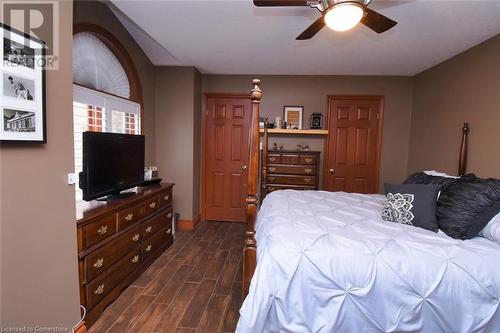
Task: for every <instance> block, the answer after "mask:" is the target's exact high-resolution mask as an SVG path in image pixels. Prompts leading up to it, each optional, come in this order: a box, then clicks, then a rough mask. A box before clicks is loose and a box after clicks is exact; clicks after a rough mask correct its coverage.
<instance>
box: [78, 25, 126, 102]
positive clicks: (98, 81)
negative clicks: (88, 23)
mask: <svg viewBox="0 0 500 333" xmlns="http://www.w3.org/2000/svg"><path fill="white" fill-rule="evenodd" d="M73 82H74V83H76V84H79V85H82V86H84V87H88V88H93V89H95V90H99V91H102V92H105V93H109V94H112V95H116V96H120V97H123V98H126V99H130V84H129V81H128V77H127V73H125V70H124V69H123V67H122V65H121V63H120V61H119V60H118V58H117V57H116V56H115V55H114V54H113V52H111V50H110V49H109V48H108V47H107V46H106V45H105V44H104V43H103V42H102V41H101V40H100V39H99V38H98V37H97V36H96V35H94V34H92V33H90V32H78V33H76V34H75V35H73Z"/></svg>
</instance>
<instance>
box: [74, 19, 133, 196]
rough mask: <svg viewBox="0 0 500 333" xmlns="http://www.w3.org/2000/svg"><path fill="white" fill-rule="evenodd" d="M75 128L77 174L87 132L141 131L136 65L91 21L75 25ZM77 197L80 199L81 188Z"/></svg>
mask: <svg viewBox="0 0 500 333" xmlns="http://www.w3.org/2000/svg"><path fill="white" fill-rule="evenodd" d="M73 83H74V85H73V130H74V143H75V173H77V174H78V173H79V172H80V171H82V133H83V132H85V131H94V132H113V133H126V134H141V120H142V119H141V104H142V97H141V96H142V94H141V90H140V82H139V79H138V75H137V72H136V70H135V67H134V64H133V62H132V61H131V59H130V57H129V55H128V54H127V52H126V51H125V49H124V48H123V46H122V45H121V44H120V43H119V42H118V40H116V39H115V38H114V37H113V36H112V35H111V34H109V33H108V32H106V31H105V30H103V29H101V28H99V27H97V26H95V25H91V24H81V25H77V26H75V27H74V34H73ZM76 188H77V192H76V198H77V199H80V198H81V191H79V190H78V186H77V187H76Z"/></svg>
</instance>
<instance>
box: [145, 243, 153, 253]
mask: <svg viewBox="0 0 500 333" xmlns="http://www.w3.org/2000/svg"><path fill="white" fill-rule="evenodd" d="M152 248H153V247H152V246H151V244H149V245H148V246H147V247H146V252H150V251H151V249H152Z"/></svg>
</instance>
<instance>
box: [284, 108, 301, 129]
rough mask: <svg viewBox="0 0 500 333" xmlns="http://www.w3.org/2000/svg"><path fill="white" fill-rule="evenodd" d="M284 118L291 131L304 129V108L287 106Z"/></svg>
mask: <svg viewBox="0 0 500 333" xmlns="http://www.w3.org/2000/svg"><path fill="white" fill-rule="evenodd" d="M283 113H284V114H283V118H284V119H285V122H286V124H287V128H290V129H302V119H303V114H304V107H303V106H285V107H284V111H283Z"/></svg>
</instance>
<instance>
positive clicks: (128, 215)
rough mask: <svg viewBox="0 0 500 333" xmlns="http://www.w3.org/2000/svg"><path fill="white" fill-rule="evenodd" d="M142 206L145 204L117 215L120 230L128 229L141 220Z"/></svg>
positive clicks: (124, 210)
mask: <svg viewBox="0 0 500 333" xmlns="http://www.w3.org/2000/svg"><path fill="white" fill-rule="evenodd" d="M142 205H144V204H139V205H136V206H132V207H130V208H126V209H123V210H121V211H119V212H118V213H116V219H117V221H118V230H123V229H126V228H127V227H129V226H131V225H132V224H134V223H135V222H136V221H137V220H139V219H140V218H141V215H142V211H141V210H142Z"/></svg>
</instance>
